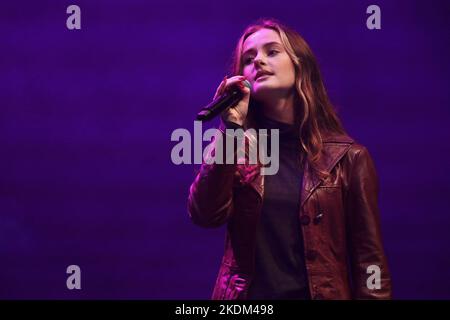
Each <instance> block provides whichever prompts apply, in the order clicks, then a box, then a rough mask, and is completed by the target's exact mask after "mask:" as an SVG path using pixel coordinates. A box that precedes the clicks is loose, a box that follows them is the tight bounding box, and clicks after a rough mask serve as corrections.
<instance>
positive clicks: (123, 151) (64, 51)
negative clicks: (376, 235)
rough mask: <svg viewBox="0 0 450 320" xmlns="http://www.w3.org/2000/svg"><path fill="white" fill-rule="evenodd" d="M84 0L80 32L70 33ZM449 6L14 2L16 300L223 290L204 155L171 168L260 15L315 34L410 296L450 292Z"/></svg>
mask: <svg viewBox="0 0 450 320" xmlns="http://www.w3.org/2000/svg"><path fill="white" fill-rule="evenodd" d="M72 4H75V5H77V6H78V7H79V8H80V10H81V12H80V13H81V15H80V17H81V24H80V27H81V29H76V28H75V29H72V30H70V29H69V28H68V27H67V21H66V20H67V19H68V18H69V16H71V13H67V11H66V10H67V8H68V7H69V6H70V5H72ZM372 4H375V5H378V6H379V8H380V9H381V29H378V30H376V29H375V30H370V29H368V28H367V26H366V20H367V18H368V17H369V14H367V13H366V10H367V7H368V6H369V5H372ZM449 13H450V11H449V2H448V1H425V0H423V1H376V2H372V1H298V0H295V1H254V0H246V1H221V2H219V1H211V0H203V1H184V2H183V1H144V0H142V1H137V0H132V1H86V0H84V1H80V0H76V1H20V0H19V1H8V2H5V1H4V2H2V4H1V5H0V49H1V50H0V81H1V84H0V146H1V151H0V152H1V153H0V261H1V263H0V283H1V285H0V298H2V299H18V298H32V299H49V298H58V299H109V298H112V299H131V298H136V299H208V298H209V297H210V295H211V291H212V289H213V285H214V281H215V278H216V275H217V271H218V267H219V264H220V259H221V257H222V253H223V244H224V235H225V228H224V227H222V228H218V229H202V228H200V227H197V226H195V225H193V224H192V223H191V221H190V220H189V218H188V214H187V210H186V200H187V196H188V191H189V186H190V183H191V182H192V180H193V178H194V173H195V169H197V168H198V166H195V165H180V166H177V165H174V164H173V163H172V161H171V157H170V154H171V150H172V148H173V146H174V145H175V144H176V143H175V142H172V141H171V140H170V137H171V133H172V132H173V131H174V130H175V129H177V128H186V129H188V130H189V131H190V132H193V125H194V123H193V120H194V116H195V114H196V112H197V111H198V110H199V108H200V107H201V106H203V105H205V104H207V103H208V102H210V100H211V98H212V97H213V95H214V92H215V90H216V88H217V86H218V84H219V83H220V81H221V80H222V78H223V77H224V76H225V74H229V73H228V66H229V64H230V61H231V60H230V58H231V54H232V51H233V48H234V46H235V43H236V41H237V40H238V37H239V36H240V34H241V32H242V31H243V29H244V28H245V26H246V25H247V24H249V23H251V22H253V21H255V20H256V19H258V18H260V17H273V18H276V19H279V20H280V21H281V22H284V23H285V24H287V25H289V26H291V27H292V28H294V29H296V30H297V31H299V32H300V33H301V34H302V35H303V36H304V38H305V39H306V40H307V42H308V43H309V44H310V45H311V47H312V49H313V51H314V53H315V54H316V56H317V57H318V60H319V62H320V66H321V70H322V72H323V76H324V79H325V84H326V87H327V90H328V93H329V95H330V97H331V100H332V102H333V103H334V104H335V105H336V107H337V109H338V112H339V114H340V116H341V117H342V120H343V122H344V124H345V126H346V128H347V129H348V132H349V133H350V135H351V136H352V137H353V138H355V139H356V140H357V141H359V142H360V143H362V144H364V145H365V146H367V148H368V149H369V151H370V153H371V154H372V156H373V158H374V160H375V164H376V168H377V171H378V175H379V180H380V192H381V193H380V208H381V219H382V231H383V235H384V243H385V247H386V251H387V255H388V258H389V262H390V267H391V270H392V278H393V286H394V297H395V298H397V299H405V298H413V299H416V298H424V299H432V298H433V299H434V298H447V299H448V298H450V255H449V253H448V248H449V246H450V232H449V225H450V212H449V205H450V196H449V195H450V183H449V169H450V166H449V163H450V150H449V145H450V144H449V138H450V129H449V124H448V121H449V114H450V111H449V107H450V104H449V94H448V88H449V80H448V76H449V61H448V57H449V56H450V48H449V41H448V37H449V34H448V30H449V23H448V18H449ZM69 20H70V19H69ZM72 22H73V21H72ZM69 25H70V23H69ZM72 25H73V24H72ZM75 27H76V26H75ZM211 125H212V126H216V125H217V121H214V122H213V123H211ZM211 125H209V126H211ZM70 265H77V266H79V268H80V269H81V289H79V290H78V289H73V290H69V289H68V288H67V286H66V284H67V283H66V280H67V278H68V277H69V276H70V274H67V267H68V266H70Z"/></svg>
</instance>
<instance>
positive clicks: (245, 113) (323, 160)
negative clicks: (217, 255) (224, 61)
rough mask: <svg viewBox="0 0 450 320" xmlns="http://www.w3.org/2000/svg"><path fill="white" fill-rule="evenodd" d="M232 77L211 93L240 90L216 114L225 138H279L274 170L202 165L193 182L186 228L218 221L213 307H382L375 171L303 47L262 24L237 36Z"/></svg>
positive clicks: (386, 289) (384, 273) (278, 27)
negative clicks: (244, 133)
mask: <svg viewBox="0 0 450 320" xmlns="http://www.w3.org/2000/svg"><path fill="white" fill-rule="evenodd" d="M232 72H233V74H234V76H232V77H230V78H225V79H224V81H223V82H222V83H221V84H220V86H219V87H218V89H217V92H216V95H219V94H221V93H223V92H224V91H225V90H228V89H229V88H230V87H231V86H236V85H237V86H239V88H240V90H242V92H243V94H244V97H243V98H242V100H241V101H240V102H239V103H238V104H237V105H236V106H234V107H232V108H229V109H228V110H226V111H224V113H223V114H222V115H221V118H222V122H221V129H222V132H223V133H224V136H225V130H224V129H225V128H235V129H236V128H243V129H244V130H246V129H250V128H255V129H261V128H265V129H279V170H278V172H277V173H276V174H275V175H262V174H261V170H260V169H261V166H260V165H246V164H216V163H213V164H206V163H204V164H203V165H202V167H201V169H200V172H199V173H198V175H197V177H196V179H195V181H194V182H193V183H192V185H191V188H190V194H189V199H188V212H189V216H190V218H191V219H192V221H193V222H194V223H195V224H197V225H200V226H203V227H218V226H221V225H223V224H227V234H226V241H225V252H224V256H223V259H222V263H221V267H220V270H219V274H218V277H217V281H216V284H215V288H214V292H213V295H212V298H213V299H311V298H312V299H373V298H374V299H389V298H390V297H391V283H390V274H389V269H388V265H387V261H386V257H385V254H384V250H383V245H382V239H381V232H380V223H379V210H378V178H377V174H376V171H375V167H374V163H373V160H372V158H371V156H370V154H369V152H368V151H367V149H366V148H365V147H364V146H362V145H361V144H358V143H357V142H355V140H353V139H352V138H351V137H349V136H348V135H347V134H346V132H345V130H344V128H343V126H342V124H341V122H340V120H339V118H338V116H337V114H336V112H335V111H334V109H333V106H332V105H331V103H330V101H329V98H328V96H327V93H326V90H325V88H324V84H323V82H322V78H321V75H320V71H319V67H318V63H317V60H316V58H315V57H314V55H313V53H312V51H311V49H310V48H309V46H308V44H307V43H306V42H305V40H304V39H303V38H302V37H301V36H300V35H299V34H298V33H297V32H295V31H294V30H292V29H290V28H288V27H286V26H284V25H282V24H280V23H278V22H277V21H275V20H273V19H265V20H262V21H259V22H257V23H256V24H252V25H250V26H249V27H247V28H246V30H245V31H244V33H243V35H242V36H241V38H240V39H239V41H238V43H237V47H236V51H235V55H234V63H233V70H232ZM244 80H247V81H249V82H250V83H251V85H252V86H251V89H249V88H248V87H246V86H244V85H243V84H242V82H243V81H244Z"/></svg>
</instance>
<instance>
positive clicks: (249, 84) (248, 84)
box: [242, 80, 252, 91]
mask: <svg viewBox="0 0 450 320" xmlns="http://www.w3.org/2000/svg"><path fill="white" fill-rule="evenodd" d="M242 83H243V84H244V86H246V87H247V88H249V89H250V91H251V90H252V84H251V83H250V81H248V80H244V81H242Z"/></svg>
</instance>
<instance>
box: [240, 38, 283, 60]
mask: <svg viewBox="0 0 450 320" xmlns="http://www.w3.org/2000/svg"><path fill="white" fill-rule="evenodd" d="M276 44H277V45H280V46H281V43H279V42H276V41H272V42H267V43H265V44H264V45H263V47H264V48H267V47H270V46H272V45H276ZM254 50H255V49H254V48H250V49H247V50H245V51H244V53H243V54H242V55H243V56H244V55H246V54H247V53H248V52H250V51H254Z"/></svg>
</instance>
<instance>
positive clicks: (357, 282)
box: [346, 147, 392, 299]
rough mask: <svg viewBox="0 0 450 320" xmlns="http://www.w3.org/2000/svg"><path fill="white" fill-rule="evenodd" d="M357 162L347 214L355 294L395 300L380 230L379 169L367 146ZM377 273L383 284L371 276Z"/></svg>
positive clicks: (354, 164)
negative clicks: (377, 169)
mask: <svg viewBox="0 0 450 320" xmlns="http://www.w3.org/2000/svg"><path fill="white" fill-rule="evenodd" d="M353 162H354V163H353V165H352V169H351V172H350V176H349V186H348V188H349V189H348V194H347V211H346V212H347V238H348V242H347V243H348V246H349V248H348V249H349V250H348V252H349V258H350V267H351V272H352V278H351V282H352V286H353V288H352V295H353V298H354V299H391V298H392V294H391V279H390V273H389V268H388V265H387V259H386V257H385V253H384V249H383V244H382V238H381V230H380V221H379V209H378V188H379V187H378V177H377V174H376V170H375V166H374V163H373V160H372V158H371V156H370V154H369V152H368V151H367V149H366V148H365V147H362V148H361V149H360V151H359V152H358V153H357V154H356V155H355V158H354V161H353ZM378 268H379V269H378ZM374 270H375V271H374ZM377 270H379V271H380V274H379V276H380V277H379V280H380V281H379V283H378V284H379V285H377V281H376V280H374V279H376V276H375V277H371V276H372V275H373V274H374V275H376V273H377ZM374 272H375V273H374ZM374 284H375V286H374Z"/></svg>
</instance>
